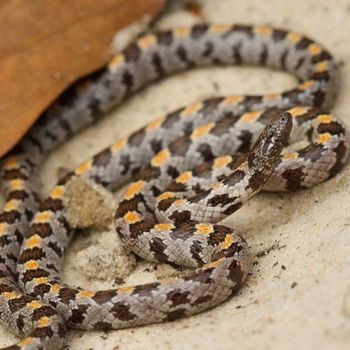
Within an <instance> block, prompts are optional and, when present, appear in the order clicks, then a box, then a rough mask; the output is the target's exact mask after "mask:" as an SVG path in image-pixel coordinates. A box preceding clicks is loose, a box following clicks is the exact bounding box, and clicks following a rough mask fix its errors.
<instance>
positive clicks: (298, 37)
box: [287, 33, 302, 44]
mask: <svg viewBox="0 0 350 350" xmlns="http://www.w3.org/2000/svg"><path fill="white" fill-rule="evenodd" d="M301 38H302V36H301V35H300V34H297V33H289V34H288V35H287V40H288V41H290V42H292V43H293V44H296V43H298V42H299V41H300V40H301Z"/></svg>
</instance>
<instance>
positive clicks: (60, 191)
mask: <svg viewBox="0 0 350 350" xmlns="http://www.w3.org/2000/svg"><path fill="white" fill-rule="evenodd" d="M63 195H64V187H63V186H56V187H55V188H54V189H53V190H52V191H51V193H50V197H51V198H54V199H61V198H62V197H63Z"/></svg>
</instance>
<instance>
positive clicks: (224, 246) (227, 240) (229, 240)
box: [221, 234, 235, 249]
mask: <svg viewBox="0 0 350 350" xmlns="http://www.w3.org/2000/svg"><path fill="white" fill-rule="evenodd" d="M234 241H235V240H234V239H233V236H232V234H227V235H226V237H225V240H224V241H223V242H222V243H221V248H222V249H227V248H229V247H231V245H232V243H234Z"/></svg>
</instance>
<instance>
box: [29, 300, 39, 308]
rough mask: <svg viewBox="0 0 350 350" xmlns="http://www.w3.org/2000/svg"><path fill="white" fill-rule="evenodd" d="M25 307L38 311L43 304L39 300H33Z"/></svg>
mask: <svg viewBox="0 0 350 350" xmlns="http://www.w3.org/2000/svg"><path fill="white" fill-rule="evenodd" d="M27 306H28V307H30V308H32V309H40V308H41V307H42V306H43V303H42V301H40V300H33V301H31V302H30V303H29V304H27Z"/></svg>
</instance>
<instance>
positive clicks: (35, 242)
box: [26, 234, 43, 249]
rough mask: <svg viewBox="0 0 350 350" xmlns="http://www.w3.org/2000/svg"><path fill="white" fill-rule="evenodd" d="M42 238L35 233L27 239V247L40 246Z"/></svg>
mask: <svg viewBox="0 0 350 350" xmlns="http://www.w3.org/2000/svg"><path fill="white" fill-rule="evenodd" d="M42 240H43V239H42V238H41V237H40V236H39V235H37V234H35V235H33V236H31V237H30V238H29V239H28V240H27V241H26V248H27V249H32V248H35V247H39V246H40V244H41V242H42Z"/></svg>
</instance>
